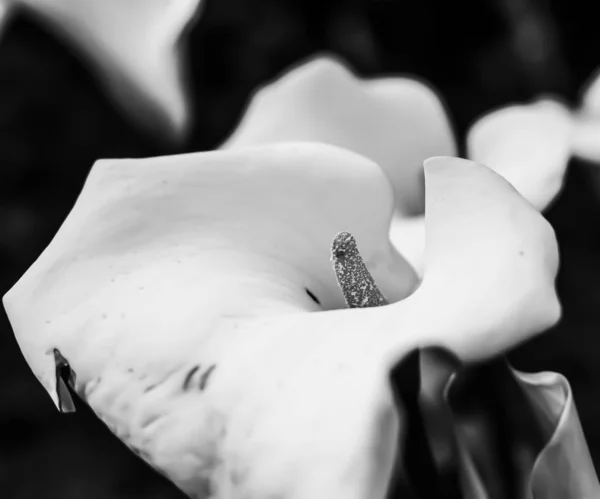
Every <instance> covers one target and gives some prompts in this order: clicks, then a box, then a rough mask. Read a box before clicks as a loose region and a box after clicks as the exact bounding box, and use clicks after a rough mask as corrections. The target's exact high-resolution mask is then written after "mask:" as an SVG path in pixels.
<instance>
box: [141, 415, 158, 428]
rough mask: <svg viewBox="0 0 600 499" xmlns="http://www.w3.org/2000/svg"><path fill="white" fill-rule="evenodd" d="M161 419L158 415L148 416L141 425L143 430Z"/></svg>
mask: <svg viewBox="0 0 600 499" xmlns="http://www.w3.org/2000/svg"><path fill="white" fill-rule="evenodd" d="M159 417H160V416H159V415H158V414H153V415H152V416H148V417H147V418H146V419H144V420H143V421H142V423H141V428H142V430H143V429H144V428H146V427H147V426H150V425H151V424H152V423H154V421H156V420H157V419H158V418H159Z"/></svg>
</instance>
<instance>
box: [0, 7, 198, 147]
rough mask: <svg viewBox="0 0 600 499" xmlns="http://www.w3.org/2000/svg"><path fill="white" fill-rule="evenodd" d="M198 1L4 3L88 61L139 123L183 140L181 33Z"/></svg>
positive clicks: (4, 10) (3, 11)
mask: <svg viewBox="0 0 600 499" xmlns="http://www.w3.org/2000/svg"><path fill="white" fill-rule="evenodd" d="M200 3H201V1H200V0H174V1H170V0H101V1H96V0H2V2H1V3H0V15H1V16H2V18H1V21H2V22H3V23H5V22H6V19H7V18H9V16H10V15H11V13H12V12H13V11H14V10H17V9H18V10H23V11H24V12H26V13H30V14H31V15H32V16H35V17H37V18H39V19H40V20H41V21H42V22H44V24H46V25H47V26H48V28H49V29H51V30H53V31H55V32H57V33H58V34H59V35H60V36H63V37H64V38H66V39H67V40H68V41H69V42H70V43H72V44H73V45H74V46H75V47H76V48H77V49H78V50H79V51H80V52H81V54H82V55H85V56H86V59H88V60H89V61H90V63H91V64H92V67H93V69H94V70H95V71H96V74H97V76H98V77H99V78H100V79H101V81H102V82H103V83H104V84H105V86H106V87H107V88H108V90H109V91H110V93H111V95H112V96H113V98H115V99H116V100H117V102H118V103H119V105H120V106H122V108H123V109H124V110H125V111H126V112H127V113H128V114H129V115H130V116H131V117H132V118H133V119H135V120H136V121H137V123H138V124H140V125H142V126H144V127H146V128H150V129H153V131H159V132H162V133H163V134H166V135H168V136H170V137H171V138H181V137H182V135H183V134H184V133H185V131H186V129H187V127H188V125H189V121H190V116H189V111H188V104H189V97H188V95H187V91H186V88H185V84H186V81H185V75H184V63H183V61H182V58H183V54H182V46H181V43H182V40H181V38H182V36H183V34H184V32H185V30H186V28H187V27H188V26H189V25H190V24H191V23H192V22H193V20H194V19H195V17H196V15H197V13H198V11H199V6H200Z"/></svg>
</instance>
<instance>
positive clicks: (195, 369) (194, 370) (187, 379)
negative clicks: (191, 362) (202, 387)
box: [183, 365, 200, 390]
mask: <svg viewBox="0 0 600 499" xmlns="http://www.w3.org/2000/svg"><path fill="white" fill-rule="evenodd" d="M198 369H200V365H197V366H194V367H193V368H192V369H190V371H189V372H188V373H187V376H186V377H185V379H184V380H183V389H184V390H187V389H188V388H189V387H190V381H192V377H193V376H194V374H196V373H197V372H198Z"/></svg>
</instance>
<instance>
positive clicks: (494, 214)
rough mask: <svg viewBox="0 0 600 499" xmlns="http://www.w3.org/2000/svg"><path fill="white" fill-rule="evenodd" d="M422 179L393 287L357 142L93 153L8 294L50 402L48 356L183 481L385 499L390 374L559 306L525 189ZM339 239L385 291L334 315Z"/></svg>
mask: <svg viewBox="0 0 600 499" xmlns="http://www.w3.org/2000/svg"><path fill="white" fill-rule="evenodd" d="M425 179H426V183H427V192H426V196H427V200H426V209H427V221H426V230H427V235H426V241H427V248H426V256H427V259H426V267H425V278H424V280H423V283H422V284H421V286H420V287H419V288H418V289H417V290H416V291H415V292H414V293H413V294H411V295H410V296H408V298H405V299H403V300H400V298H402V297H403V296H405V295H406V294H407V293H410V292H411V291H412V288H411V287H412V286H413V285H414V275H413V274H412V273H411V270H410V268H409V267H407V266H406V263H405V262H404V261H403V260H402V259H401V258H400V257H399V256H398V255H397V254H396V253H395V251H394V250H393V248H392V246H391V244H390V242H389V240H388V238H387V234H388V229H389V221H390V218H391V215H392V211H393V198H392V193H391V187H390V185H389V183H388V181H387V180H386V178H385V176H384V175H383V174H382V173H381V171H380V170H379V168H378V167H377V166H376V165H375V164H373V163H372V162H370V161H368V160H367V159H365V158H364V157H362V156H359V155H356V154H352V153H350V152H349V151H345V150H342V149H338V148H333V147H330V146H325V145H307V144H280V145H271V146H263V147H258V148H250V149H245V150H238V151H217V152H211V153H200V154H191V155H184V156H175V157H165V158H151V159H145V160H124V161H112V162H104V163H100V164H98V165H96V166H95V167H94V168H93V170H92V172H91V174H90V177H89V178H88V180H87V182H86V185H85V187H84V190H83V192H82V194H81V196H80V197H79V199H78V201H77V203H76V205H75V207H74V209H73V211H72V212H71V214H70V215H69V217H68V218H67V220H66V221H65V223H64V224H63V226H62V227H61V229H60V230H59V232H58V234H57V235H56V236H55V238H54V240H53V241H52V243H51V244H50V245H49V246H48V248H47V249H46V250H45V251H44V253H43V254H42V255H41V256H40V258H39V259H38V260H37V261H36V262H35V263H34V265H33V266H32V267H31V268H30V269H29V270H28V271H27V272H26V274H25V275H24V276H23V277H22V278H21V279H20V280H19V282H18V283H17V284H16V285H15V286H14V287H13V288H12V289H11V290H10V291H9V292H8V293H7V294H6V295H5V298H4V303H5V307H6V309H7V312H8V315H9V318H10V321H11V324H12V325H13V328H14V330H15V335H16V337H17V340H18V342H19V345H20V347H21V349H22V350H23V353H24V355H25V358H26V360H27V361H28V363H29V364H30V366H31V368H32V370H33V371H34V373H35V374H36V375H37V377H38V379H40V381H41V382H42V384H43V385H44V386H45V388H46V389H47V390H48V391H49V392H50V394H51V395H52V397H53V399H54V400H55V401H57V395H56V392H55V378H56V373H55V364H54V355H55V352H54V349H58V350H59V351H60V353H61V355H62V356H63V357H64V359H66V361H67V362H68V363H69V366H70V368H71V369H72V370H73V371H74V372H75V373H76V376H74V378H73V379H74V384H75V388H76V390H77V391H78V392H79V393H80V394H81V395H82V396H83V397H84V398H85V399H86V400H87V401H88V403H89V404H90V406H91V407H92V408H93V409H94V411H96V413H97V414H98V415H99V416H100V417H101V418H102V419H103V421H104V422H105V423H106V424H107V425H108V426H109V427H110V428H111V429H112V430H113V431H114V432H115V433H116V434H117V436H119V437H120V438H121V439H123V440H124V441H125V442H126V443H127V444H128V445H129V446H130V447H132V448H133V449H135V450H136V451H138V452H139V454H140V455H141V456H142V457H143V458H144V459H146V461H148V462H149V463H150V464H151V465H153V466H154V467H155V468H157V469H158V470H160V471H161V472H163V473H165V474H166V475H167V476H168V477H169V478H170V479H171V480H173V481H174V483H176V484H177V485H178V486H179V487H181V488H182V489H183V490H184V491H186V492H187V493H189V494H191V495H192V494H197V495H203V494H206V495H209V493H210V494H213V495H215V496H229V497H242V496H243V497H248V498H257V499H258V498H263V497H287V498H290V499H310V498H315V497H344V498H347V499H367V498H369V499H372V498H380V497H381V498H382V497H384V496H385V491H386V488H387V485H388V482H389V478H390V474H391V471H392V465H393V462H394V456H395V453H396V443H397V442H398V441H399V440H398V437H399V436H400V437H401V436H402V435H403V433H404V427H403V419H402V408H401V407H400V408H399V409H396V408H395V407H394V404H393V400H392V396H391V393H390V387H389V373H390V370H391V368H392V366H394V365H395V364H396V362H397V361H398V360H399V359H401V358H403V357H404V356H405V355H406V354H407V353H409V352H410V351H412V350H414V349H415V348H418V347H420V346H426V345H441V346H443V347H446V348H448V349H450V350H451V351H453V352H454V353H456V354H457V355H458V356H459V357H460V358H462V359H464V360H481V359H485V358H487V357H489V356H492V355H497V354H498V353H499V352H501V351H503V350H504V349H506V348H510V347H512V346H514V345H515V344H516V343H519V342H521V341H523V340H524V339H526V338H528V337H530V336H531V335H533V334H537V333H539V332H541V331H542V330H544V329H545V328H547V327H548V326H549V325H551V324H553V323H554V322H555V321H556V320H557V318H558V315H559V313H560V309H559V305H558V302H557V299H556V295H555V292H554V276H555V273H556V266H557V248H556V241H555V239H554V234H553V232H552V229H551V228H550V226H549V225H548V223H547V222H546V221H545V220H544V219H543V217H542V216H541V215H540V214H539V213H538V212H537V211H536V210H535V209H533V207H531V205H530V204H529V203H527V202H526V201H525V200H524V199H523V198H522V197H521V196H520V195H519V194H518V193H517V192H516V191H515V190H514V189H513V188H512V187H511V186H510V185H509V184H508V183H507V182H506V181H505V180H504V179H502V178H501V177H500V176H498V175H496V174H495V173H494V172H493V171H491V170H490V169H488V168H486V167H484V166H478V165H476V164H474V163H472V162H470V161H466V160H460V159H456V158H437V159H433V160H429V161H428V162H426V164H425ZM339 231H349V232H351V233H352V234H354V235H355V236H356V240H357V241H358V245H359V247H360V251H361V253H363V257H364V260H365V263H366V265H367V267H368V268H369V270H370V271H371V272H372V274H373V276H374V278H375V280H376V282H377V283H378V284H379V286H380V289H381V290H382V291H383V293H384V294H385V295H386V296H387V297H388V298H390V301H392V302H393V303H391V304H390V305H387V306H382V307H378V308H366V309H343V310H339V309H338V308H340V307H342V306H343V303H342V302H343V299H342V296H341V293H339V290H338V288H337V282H336V280H335V276H334V273H333V271H332V270H331V268H330V267H329V265H330V263H329V245H330V243H331V240H332V238H333V236H334V235H335V233H337V232H339ZM308 291H310V293H309V292H308ZM310 294H312V295H314V298H311V296H310ZM315 298H316V299H315ZM398 300H400V301H398ZM317 302H320V304H319V303H317ZM333 309H335V310H333ZM207 491H208V492H207Z"/></svg>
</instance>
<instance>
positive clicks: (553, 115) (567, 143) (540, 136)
mask: <svg viewBox="0 0 600 499" xmlns="http://www.w3.org/2000/svg"><path fill="white" fill-rule="evenodd" d="M571 126H572V122H571V115H570V112H569V110H568V109H567V108H566V107H565V106H564V105H563V104H561V103H559V102H556V101H552V100H541V101H538V102H535V103H533V104H528V105H515V106H509V107H505V108H502V109H500V110H498V111H494V112H492V113H489V114H487V115H485V116H484V117H482V118H480V119H479V120H477V121H476V122H475V123H474V124H473V126H472V127H471V129H470V130H469V133H468V136H467V149H468V156H469V158H470V159H472V160H473V161H476V162H478V163H482V164H484V165H486V166H488V167H489V168H492V169H493V170H494V171H496V172H498V173H499V174H500V175H502V176H503V177H504V178H506V179H507V180H508V181H509V182H510V183H511V184H512V185H513V186H514V187H515V188H516V189H517V190H518V191H519V192H520V193H521V194H522V195H523V196H524V197H525V198H527V199H528V200H529V201H530V202H531V203H532V204H533V205H534V206H535V207H536V208H537V209H539V210H543V209H545V208H546V207H547V206H548V204H549V203H550V202H551V201H552V200H553V199H554V198H555V197H556V195H557V194H558V192H559V191H560V189H561V187H562V184H563V178H564V175H565V171H566V167H567V163H568V161H569V157H570V155H571V136H572V135H571Z"/></svg>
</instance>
